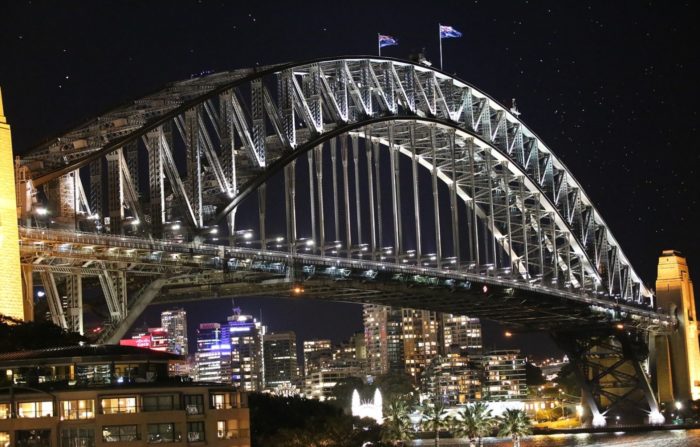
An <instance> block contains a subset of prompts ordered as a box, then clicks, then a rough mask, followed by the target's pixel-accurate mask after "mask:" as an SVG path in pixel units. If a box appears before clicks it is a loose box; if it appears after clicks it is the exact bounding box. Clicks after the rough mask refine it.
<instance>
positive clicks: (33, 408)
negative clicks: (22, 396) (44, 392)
mask: <svg viewBox="0 0 700 447" xmlns="http://www.w3.org/2000/svg"><path fill="white" fill-rule="evenodd" d="M17 416H18V417H21V418H41V417H53V402H51V401H50V400H47V401H41V402H20V403H18V404H17Z"/></svg>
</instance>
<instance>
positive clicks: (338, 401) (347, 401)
mask: <svg viewBox="0 0 700 447" xmlns="http://www.w3.org/2000/svg"><path fill="white" fill-rule="evenodd" d="M364 388H365V384H364V382H363V381H362V379H360V378H358V377H346V378H344V379H340V380H338V382H336V384H335V386H334V387H333V390H332V391H331V396H332V397H333V400H331V401H330V402H331V403H332V404H333V405H335V406H337V407H340V408H342V409H343V410H345V411H346V412H348V413H349V412H350V407H351V405H352V392H353V391H354V390H357V391H358V392H359V393H360V395H362V394H363V393H362V392H363V390H364Z"/></svg>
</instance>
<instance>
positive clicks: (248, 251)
mask: <svg viewBox="0 0 700 447" xmlns="http://www.w3.org/2000/svg"><path fill="white" fill-rule="evenodd" d="M20 236H21V241H20V249H21V254H22V263H23V265H24V266H31V268H32V269H33V270H34V271H39V272H40V271H51V272H53V273H59V274H61V273H62V274H71V273H80V274H81V275H82V276H91V275H93V276H98V275H99V274H100V273H101V272H103V271H104V270H105V269H106V270H111V271H122V272H128V273H129V275H130V276H131V275H134V274H135V275H138V276H141V277H143V279H144V280H145V282H150V281H155V280H157V279H161V280H163V281H159V282H158V286H160V287H162V290H158V292H157V293H154V294H152V295H153V296H152V298H151V299H147V300H145V301H147V302H139V299H140V298H142V297H137V298H135V299H134V300H132V302H130V303H129V308H130V312H129V313H132V312H131V310H134V309H132V308H133V306H137V307H139V308H141V310H142V309H143V308H145V306H147V305H148V304H150V303H151V302H156V301H157V302H182V301H192V300H199V299H207V298H221V297H225V296H244V295H248V296H251V295H265V296H278V297H296V296H303V297H308V298H314V299H327V300H333V301H346V302H354V303H375V304H384V305H391V306H400V307H415V308H423V309H429V310H435V311H441V312H448V313H455V314H466V315H470V316H473V317H479V318H486V319H490V320H493V321H498V322H501V323H506V324H510V325H513V326H515V327H520V328H523V329H528V330H557V328H567V329H570V328H571V327H572V326H586V325H598V324H602V323H605V324H607V325H610V323H611V322H618V321H619V322H623V323H624V324H626V325H630V326H634V327H636V328H639V329H644V330H653V331H655V332H658V331H661V332H665V331H667V330H670V329H671V328H672V327H673V323H674V321H673V318H672V317H670V316H669V315H665V314H662V313H657V312H653V311H650V310H649V309H648V308H646V307H641V306H640V307H637V306H633V305H629V304H622V303H616V302H614V301H611V300H609V299H604V298H599V297H595V296H591V295H590V294H585V293H580V292H579V293H577V292H573V291H566V290H562V289H559V288H555V287H551V288H550V287H543V286H541V285H539V284H530V283H528V282H525V281H524V280H522V279H520V278H514V277H512V276H510V275H494V274H493V271H489V270H485V272H486V273H478V272H475V271H468V270H463V269H445V268H444V267H443V268H440V269H438V268H435V267H425V266H417V265H415V264H413V265H411V264H408V263H406V264H396V263H391V262H382V261H373V260H369V259H356V258H340V257H336V256H321V255H314V254H305V253H290V252H288V251H280V250H269V249H268V250H262V249H257V248H247V247H230V246H222V245H213V244H203V243H202V244H196V243H178V242H169V241H162V240H151V239H145V238H138V237H127V236H114V235H104V234H95V233H82V232H76V231H66V230H56V229H40V228H28V227H20ZM290 266H291V268H289V267H290ZM145 282H144V283H145ZM142 301H144V300H142ZM133 313H134V314H136V315H138V314H140V312H133Z"/></svg>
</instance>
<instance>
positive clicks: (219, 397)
mask: <svg viewBox="0 0 700 447" xmlns="http://www.w3.org/2000/svg"><path fill="white" fill-rule="evenodd" d="M211 406H212V408H214V409H217V410H227V409H229V408H232V406H231V394H230V393H212V395H211Z"/></svg>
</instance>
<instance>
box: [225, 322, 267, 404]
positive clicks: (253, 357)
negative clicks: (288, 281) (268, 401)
mask: <svg viewBox="0 0 700 447" xmlns="http://www.w3.org/2000/svg"><path fill="white" fill-rule="evenodd" d="M225 327H226V329H227V330H228V339H229V341H230V344H231V351H230V354H231V363H230V366H231V384H232V385H234V386H237V387H240V389H242V390H244V391H262V389H263V380H264V362H263V336H264V335H265V326H263V325H262V323H261V322H259V321H258V320H257V319H255V318H253V317H252V316H251V315H243V314H242V313H241V310H240V309H238V308H236V309H234V313H233V315H231V316H230V317H228V319H227V321H226V323H225Z"/></svg>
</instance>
